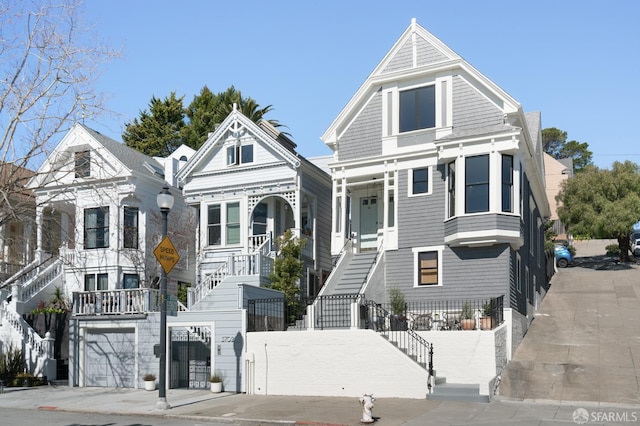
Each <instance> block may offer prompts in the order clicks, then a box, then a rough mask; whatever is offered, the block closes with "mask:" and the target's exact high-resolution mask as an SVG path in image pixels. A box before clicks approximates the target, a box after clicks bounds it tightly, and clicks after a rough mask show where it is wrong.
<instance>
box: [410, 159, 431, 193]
mask: <svg viewBox="0 0 640 426" xmlns="http://www.w3.org/2000/svg"><path fill="white" fill-rule="evenodd" d="M418 169H427V192H421V193H418V194H414V193H413V171H414V170H418ZM432 174H433V168H432V166H427V167H415V168H411V169H408V170H407V197H421V196H425V195H431V194H432V193H433V178H432Z"/></svg>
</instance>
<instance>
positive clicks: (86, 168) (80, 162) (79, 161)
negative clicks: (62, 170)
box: [75, 151, 91, 178]
mask: <svg viewBox="0 0 640 426" xmlns="http://www.w3.org/2000/svg"><path fill="white" fill-rule="evenodd" d="M75 160H76V161H75V172H76V177H77V178H81V177H88V176H91V152H90V151H82V152H76V154H75Z"/></svg>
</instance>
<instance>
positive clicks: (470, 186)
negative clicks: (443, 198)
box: [464, 154, 489, 213]
mask: <svg viewBox="0 0 640 426" xmlns="http://www.w3.org/2000/svg"><path fill="white" fill-rule="evenodd" d="M464 201H465V203H464V206H465V213H480V212H488V211H489V155H488V154H485V155H477V156H474V157H467V158H465V197H464Z"/></svg>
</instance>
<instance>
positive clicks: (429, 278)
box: [418, 251, 438, 285]
mask: <svg viewBox="0 0 640 426" xmlns="http://www.w3.org/2000/svg"><path fill="white" fill-rule="evenodd" d="M434 284H435V285H437V284H438V253H437V252H435V251H431V252H423V253H418V285H434Z"/></svg>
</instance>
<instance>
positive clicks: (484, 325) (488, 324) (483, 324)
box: [480, 317, 493, 330]
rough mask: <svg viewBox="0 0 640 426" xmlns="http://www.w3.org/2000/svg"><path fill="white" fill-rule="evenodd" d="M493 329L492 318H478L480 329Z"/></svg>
mask: <svg viewBox="0 0 640 426" xmlns="http://www.w3.org/2000/svg"><path fill="white" fill-rule="evenodd" d="M492 328H493V318H491V317H482V318H480V329H482V330H491V329H492Z"/></svg>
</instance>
